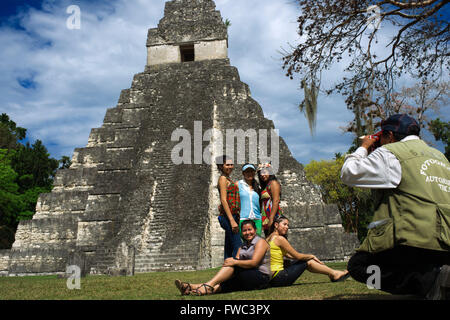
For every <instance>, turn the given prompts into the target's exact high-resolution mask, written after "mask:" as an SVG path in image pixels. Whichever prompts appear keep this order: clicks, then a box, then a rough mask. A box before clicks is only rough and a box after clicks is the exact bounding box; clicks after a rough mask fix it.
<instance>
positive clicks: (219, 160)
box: [216, 154, 233, 174]
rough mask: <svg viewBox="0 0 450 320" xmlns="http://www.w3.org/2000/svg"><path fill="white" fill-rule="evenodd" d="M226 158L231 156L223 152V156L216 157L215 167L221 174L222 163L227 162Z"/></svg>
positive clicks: (228, 158)
mask: <svg viewBox="0 0 450 320" xmlns="http://www.w3.org/2000/svg"><path fill="white" fill-rule="evenodd" d="M227 160H233V159H232V158H231V157H229V156H227V155H226V154H224V155H223V156H219V157H217V158H216V165H217V169H218V170H219V171H220V173H221V174H223V165H224V164H225V163H226V162H227Z"/></svg>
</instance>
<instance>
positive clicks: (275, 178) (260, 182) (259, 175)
mask: <svg viewBox="0 0 450 320" xmlns="http://www.w3.org/2000/svg"><path fill="white" fill-rule="evenodd" d="M264 170H268V169H267V168H262V169H261V170H259V171H258V180H259V184H260V185H261V190H264V189H265V188H266V187H267V185H268V184H269V182H270V181H272V180H275V181H278V179H277V177H276V176H275V175H274V174H271V175H269V179H268V180H267V182H266V181H264V180H263V179H262V177H261V176H262V174H261V172H263V171H264Z"/></svg>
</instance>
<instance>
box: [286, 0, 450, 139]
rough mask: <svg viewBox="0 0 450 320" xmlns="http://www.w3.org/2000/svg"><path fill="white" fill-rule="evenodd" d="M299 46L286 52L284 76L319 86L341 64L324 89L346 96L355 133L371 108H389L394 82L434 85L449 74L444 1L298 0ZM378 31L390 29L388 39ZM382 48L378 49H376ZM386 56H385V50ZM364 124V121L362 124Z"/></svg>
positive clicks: (365, 126)
mask: <svg viewBox="0 0 450 320" xmlns="http://www.w3.org/2000/svg"><path fill="white" fill-rule="evenodd" d="M297 3H298V5H299V8H300V12H301V14H300V16H299V18H298V20H297V21H298V24H299V29H298V34H299V36H300V38H301V39H304V41H303V42H301V43H299V44H298V45H297V46H295V47H292V48H291V50H289V51H285V53H284V57H283V60H284V65H283V68H284V69H285V70H286V75H287V76H289V77H290V78H291V79H292V78H293V75H294V74H295V73H298V74H299V75H300V76H301V77H302V80H301V82H302V87H304V84H303V81H307V83H308V85H309V86H312V85H313V84H315V85H316V87H318V84H320V77H321V73H322V72H323V71H324V70H327V69H329V68H330V67H331V66H332V65H333V64H334V63H336V62H344V58H345V56H348V57H349V60H348V63H347V64H346V65H345V72H346V73H345V75H343V76H342V78H341V79H340V81H339V82H338V83H337V84H336V85H334V86H333V87H331V88H328V89H326V90H325V91H326V92H327V93H328V94H330V93H340V94H342V95H344V96H345V97H346V104H347V107H348V108H349V109H350V110H352V111H353V113H354V118H355V133H356V135H362V134H364V131H365V130H368V129H373V128H368V126H369V125H370V124H371V122H370V120H371V114H370V110H368V109H369V107H370V106H381V105H384V106H385V107H386V106H390V105H391V103H392V94H393V92H394V84H395V80H396V79H397V78H398V77H400V76H402V75H404V74H407V73H409V74H410V75H412V76H413V77H416V78H417V79H420V80H421V81H422V80H428V81H430V82H436V79H439V78H440V77H441V76H442V74H445V73H447V74H448V70H449V64H448V58H449V56H450V55H449V52H448V45H447V43H448V40H449V37H450V36H449V34H450V32H449V22H448V19H446V17H445V16H443V14H442V12H443V10H444V7H445V6H446V5H447V4H448V0H424V1H419V0H417V1H400V0H377V1H374V0H316V1H310V0H297ZM381 30H393V33H392V34H391V36H390V37H389V38H388V39H387V40H386V41H384V42H383V40H384V39H386V37H385V35H384V34H383V33H382V31H381ZM380 48H381V50H380ZM386 49H387V52H383V51H386ZM366 121H368V122H367V123H366Z"/></svg>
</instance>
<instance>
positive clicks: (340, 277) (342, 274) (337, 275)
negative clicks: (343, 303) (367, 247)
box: [329, 270, 350, 282]
mask: <svg viewBox="0 0 450 320" xmlns="http://www.w3.org/2000/svg"><path fill="white" fill-rule="evenodd" d="M349 276H350V274H349V273H348V270H345V271H341V270H334V272H333V274H332V275H330V276H329V277H330V280H331V282H340V281H345V280H346V279H347V278H348V277H349Z"/></svg>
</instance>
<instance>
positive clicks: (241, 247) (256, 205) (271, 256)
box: [175, 156, 349, 295]
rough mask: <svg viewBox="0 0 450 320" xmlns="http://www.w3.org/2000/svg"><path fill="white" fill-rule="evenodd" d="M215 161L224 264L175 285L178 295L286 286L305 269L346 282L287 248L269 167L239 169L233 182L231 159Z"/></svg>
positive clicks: (275, 183)
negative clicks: (201, 278)
mask: <svg viewBox="0 0 450 320" xmlns="http://www.w3.org/2000/svg"><path fill="white" fill-rule="evenodd" d="M220 160H221V161H218V162H221V164H218V168H219V170H220V172H221V176H220V178H219V181H218V185H217V188H218V190H219V194H220V200H221V205H220V206H219V212H220V215H219V222H220V225H221V227H222V228H223V229H224V230H225V247H224V263H223V266H222V268H221V269H220V270H219V272H218V273H217V274H216V275H215V276H214V277H213V278H212V279H211V280H209V281H207V282H205V283H200V284H192V283H187V282H182V281H180V280H175V285H176V286H177V288H178V289H179V290H180V292H181V294H182V295H189V294H192V295H206V294H213V293H219V292H222V293H223V292H231V291H239V290H256V289H264V288H268V287H269V286H272V287H282V286H290V285H292V284H293V283H294V282H295V281H296V280H297V279H298V278H299V277H300V275H301V274H302V273H303V272H304V271H305V270H308V271H310V272H313V273H320V274H324V275H327V276H328V277H329V278H330V281H332V282H338V281H344V280H345V279H347V278H348V277H349V273H348V271H346V270H345V271H340V270H334V269H331V268H329V267H327V266H326V265H325V264H324V263H323V262H322V261H320V260H319V259H318V258H317V257H316V256H314V255H312V254H302V253H299V252H297V251H296V250H295V249H294V248H293V247H292V246H291V244H290V243H289V241H288V240H287V233H288V230H289V219H288V218H287V217H286V216H283V215H282V211H281V208H280V206H279V203H280V196H281V186H280V183H279V182H278V180H277V178H276V177H275V175H274V174H273V173H272V172H271V167H270V165H269V164H265V165H260V166H258V169H257V168H256V167H255V166H254V165H252V164H244V166H243V167H242V174H243V179H242V180H239V181H237V182H234V181H232V180H231V178H230V175H231V172H232V171H233V169H234V164H233V161H232V159H230V158H229V157H227V156H223V158H222V159H220ZM256 172H258V180H259V183H258V182H257V181H256V179H255V175H256ZM263 232H264V238H263V235H262V233H263ZM286 258H287V259H286Z"/></svg>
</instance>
